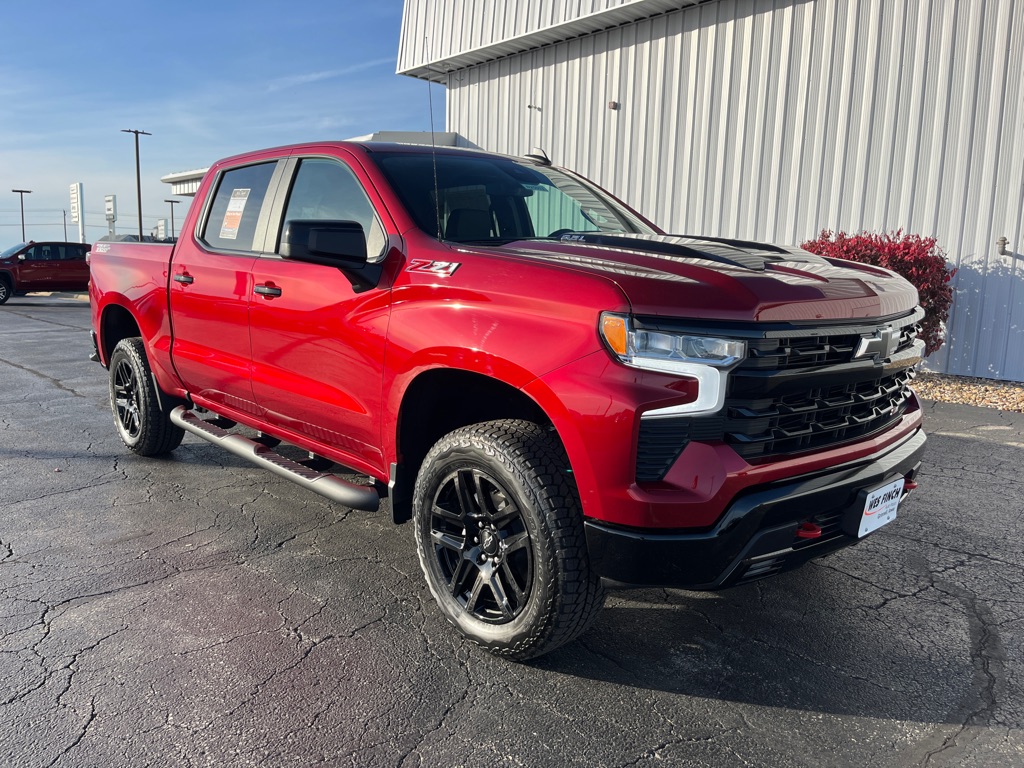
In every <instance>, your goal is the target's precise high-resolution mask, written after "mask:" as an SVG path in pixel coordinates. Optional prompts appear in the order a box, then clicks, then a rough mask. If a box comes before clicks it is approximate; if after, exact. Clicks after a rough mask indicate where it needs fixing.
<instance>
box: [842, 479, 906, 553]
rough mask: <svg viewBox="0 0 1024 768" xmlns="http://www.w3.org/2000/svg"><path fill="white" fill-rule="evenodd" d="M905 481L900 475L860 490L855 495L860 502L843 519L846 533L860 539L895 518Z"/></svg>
mask: <svg viewBox="0 0 1024 768" xmlns="http://www.w3.org/2000/svg"><path fill="white" fill-rule="evenodd" d="M905 483H906V478H903V477H900V478H897V479H896V480H892V481H890V482H888V483H885V484H884V485H879V486H876V487H875V488H870V489H868V490H866V491H862V492H861V493H860V494H859V495H858V496H857V498H858V500H860V502H861V503H860V504H859V505H858V506H857V507H855V508H854V509H852V510H850V514H848V515H847V517H846V519H845V520H844V523H845V524H844V525H843V529H844V530H845V531H846V533H848V534H850V535H851V536H856V537H857V538H858V539H862V538H864V537H865V536H867V535H868V534H869V533H874V532H875V531H877V530H878V529H879V528H881V527H882V526H883V525H888V524H889V523H891V522H892V521H893V520H895V519H896V511H897V510H898V509H899V506H900V501H901V500H902V499H903V486H904V484H905Z"/></svg>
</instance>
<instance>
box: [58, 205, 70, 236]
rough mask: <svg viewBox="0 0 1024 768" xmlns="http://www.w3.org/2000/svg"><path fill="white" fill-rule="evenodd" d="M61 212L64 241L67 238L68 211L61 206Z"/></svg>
mask: <svg viewBox="0 0 1024 768" xmlns="http://www.w3.org/2000/svg"><path fill="white" fill-rule="evenodd" d="M60 210H61V213H63V214H64V242H67V240H68V212H67V211H65V210H64V209H63V208H61V209H60Z"/></svg>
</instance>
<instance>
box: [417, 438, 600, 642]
mask: <svg viewBox="0 0 1024 768" xmlns="http://www.w3.org/2000/svg"><path fill="white" fill-rule="evenodd" d="M413 523H414V531H415V536H416V550H417V553H418V554H419V558H420V566H421V567H422V568H423V573H424V575H425V576H426V580H427V585H428V586H429V588H430V591H431V593H432V594H433V596H434V599H435V600H436V601H437V603H438V605H439V606H440V608H441V611H442V612H443V613H444V615H445V617H446V618H447V619H448V620H449V621H450V622H451V623H452V624H454V625H455V626H456V627H457V628H458V630H459V631H460V632H461V633H462V634H463V635H464V636H465V637H466V638H468V639H469V640H470V641H472V642H474V643H476V644H477V645H479V646H481V647H483V648H485V649H487V650H488V651H490V652H492V653H494V654H496V655H499V656H504V657H507V658H511V659H516V660H525V659H529V658H532V657H535V656H539V655H541V654H544V653H547V652H549V651H551V650H553V649H555V648H557V647H558V646H560V645H564V644H565V643H568V642H570V641H572V640H574V639H575V638H577V637H578V636H579V635H580V634H582V633H583V632H584V630H586V629H587V627H588V626H589V625H590V623H591V622H592V621H593V619H594V618H595V617H596V616H597V614H598V613H599V612H600V610H601V606H602V605H603V604H604V590H603V588H602V587H601V584H600V581H599V580H598V579H597V578H596V577H595V576H594V575H593V574H592V573H591V571H590V566H589V560H588V557H587V547H586V539H585V534H584V530H583V514H582V511H581V508H580V502H579V494H578V492H577V489H576V484H575V481H574V480H573V477H572V473H571V471H570V470H569V462H568V459H567V458H566V455H565V450H564V449H563V447H562V445H561V443H560V442H559V441H558V439H557V437H555V436H554V435H553V434H552V433H550V432H548V431H546V430H544V429H543V428H541V427H540V426H538V425H536V424H533V423H531V422H528V421H518V420H501V421H490V422H485V423H482V424H474V425H472V426H468V427H463V428H461V429H457V430H455V431H454V432H451V433H449V434H448V435H446V436H445V437H443V438H441V440H439V441H438V442H437V444H435V445H434V447H433V448H431V449H430V451H429V453H427V456H426V458H425V459H424V461H423V465H422V467H421V469H420V472H419V475H418V477H417V478H416V485H415V490H414V492H413ZM474 539H476V541H474ZM513 582H514V585H513ZM474 594H475V596H476V597H475V598H474ZM502 595H503V596H504V599H501V596H502Z"/></svg>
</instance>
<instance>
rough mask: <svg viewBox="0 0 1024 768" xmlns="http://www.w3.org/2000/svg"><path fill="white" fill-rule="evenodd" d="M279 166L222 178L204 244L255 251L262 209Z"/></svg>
mask: <svg viewBox="0 0 1024 768" xmlns="http://www.w3.org/2000/svg"><path fill="white" fill-rule="evenodd" d="M276 166H277V163H276V162H273V163H262V164H261V165H249V166H246V167H244V168H235V169H233V170H230V171H226V172H225V173H223V174H222V175H221V177H220V182H219V183H218V185H217V193H216V194H215V195H214V198H213V205H212V206H210V214H209V216H208V217H207V219H206V225H205V227H204V230H203V234H202V240H203V242H205V243H208V244H209V245H210V246H212V247H213V248H216V249H218V250H227V251H251V250H252V249H253V238H254V236H255V234H256V223H257V222H258V221H259V217H260V208H262V207H263V200H264V198H266V196H267V187H268V186H269V185H270V177H271V176H273V175H274V169H275V168H276ZM260 245H261V246H262V243H261V244H260Z"/></svg>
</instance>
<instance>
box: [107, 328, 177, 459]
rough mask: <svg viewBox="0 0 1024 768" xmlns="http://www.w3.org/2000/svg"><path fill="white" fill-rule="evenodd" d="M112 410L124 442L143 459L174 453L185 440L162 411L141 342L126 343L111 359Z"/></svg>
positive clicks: (121, 343)
mask: <svg viewBox="0 0 1024 768" xmlns="http://www.w3.org/2000/svg"><path fill="white" fill-rule="evenodd" d="M110 409H111V410H112V411H113V412H114V425H115V426H116V427H117V433H118V435H119V436H120V437H121V442H123V443H124V444H125V445H126V446H128V449H129V450H131V451H132V452H134V453H137V454H139V455H140V456H160V455H162V454H165V453H170V452H171V451H173V450H174V449H175V448H177V447H178V446H179V445H180V444H181V440H182V438H183V437H184V436H185V430H183V429H182V428H181V427H177V426H175V425H174V424H172V423H171V420H170V419H169V418H168V417H167V414H165V413H163V411H161V410H160V404H159V400H158V399H157V391H156V385H155V384H154V382H153V377H152V375H151V373H150V369H149V362H148V361H147V360H146V347H145V345H143V343H142V339H140V338H130V339H122V340H121V341H119V342H118V343H117V346H116V347H114V352H113V354H112V355H111V356H110Z"/></svg>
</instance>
